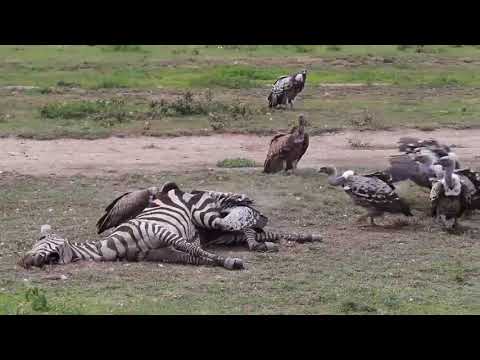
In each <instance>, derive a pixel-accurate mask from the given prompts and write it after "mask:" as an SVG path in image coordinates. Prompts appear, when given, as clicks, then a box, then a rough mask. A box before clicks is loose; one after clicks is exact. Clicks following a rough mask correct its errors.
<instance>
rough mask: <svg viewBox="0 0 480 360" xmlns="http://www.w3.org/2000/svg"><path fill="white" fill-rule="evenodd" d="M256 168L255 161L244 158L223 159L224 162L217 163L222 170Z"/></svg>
mask: <svg viewBox="0 0 480 360" xmlns="http://www.w3.org/2000/svg"><path fill="white" fill-rule="evenodd" d="M255 166H256V163H255V161H253V160H250V159H244V158H235V159H223V160H222V161H219V162H217V167H220V168H245V167H255Z"/></svg>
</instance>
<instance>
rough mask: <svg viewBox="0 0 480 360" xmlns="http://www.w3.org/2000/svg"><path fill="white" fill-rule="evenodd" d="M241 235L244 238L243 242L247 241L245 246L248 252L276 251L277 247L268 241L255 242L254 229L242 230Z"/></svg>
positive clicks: (255, 233)
mask: <svg viewBox="0 0 480 360" xmlns="http://www.w3.org/2000/svg"><path fill="white" fill-rule="evenodd" d="M243 234H244V236H245V240H246V241H247V245H248V248H249V249H250V251H270V252H276V251H278V245H277V244H274V243H273V242H269V241H265V242H258V241H257V240H256V239H257V232H256V231H255V230H254V229H251V228H248V229H244V230H243Z"/></svg>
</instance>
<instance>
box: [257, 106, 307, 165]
mask: <svg viewBox="0 0 480 360" xmlns="http://www.w3.org/2000/svg"><path fill="white" fill-rule="evenodd" d="M306 125H307V120H306V119H305V116H304V115H300V116H299V118H298V126H294V127H293V128H292V129H291V130H290V133H289V134H278V135H275V136H274V137H273V139H272V140H271V141H270V147H269V149H268V153H267V158H266V160H265V163H264V166H263V171H264V172H265V173H268V174H272V173H276V172H279V171H281V170H285V171H288V170H292V172H293V171H294V170H295V169H296V168H297V164H298V162H299V161H300V159H301V158H302V156H303V154H305V152H306V151H307V148H308V144H309V137H308V134H307V133H306V132H305V126H306Z"/></svg>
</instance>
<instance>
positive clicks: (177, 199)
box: [19, 189, 318, 269]
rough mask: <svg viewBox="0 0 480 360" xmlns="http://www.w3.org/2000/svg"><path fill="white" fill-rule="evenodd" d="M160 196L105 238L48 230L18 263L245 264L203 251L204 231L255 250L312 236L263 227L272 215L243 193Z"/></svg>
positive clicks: (171, 193)
mask: <svg viewBox="0 0 480 360" xmlns="http://www.w3.org/2000/svg"><path fill="white" fill-rule="evenodd" d="M157 201H158V202H156V205H158V206H155V207H151V208H147V209H145V210H144V211H143V212H142V213H140V214H139V215H138V216H137V217H136V218H135V219H132V220H129V221H126V222H124V223H123V224H121V225H119V226H118V227H117V228H115V230H114V231H113V232H112V233H111V234H110V235H109V236H108V237H106V238H104V239H102V240H98V241H87V242H83V243H71V242H69V241H67V240H65V239H63V238H61V237H59V236H57V235H54V234H46V235H45V234H44V236H43V237H42V238H41V239H40V240H39V241H38V242H37V243H36V244H35V245H34V246H33V249H32V250H31V251H29V252H27V253H26V255H25V256H24V257H23V258H22V259H21V260H20V262H19V264H20V265H21V266H23V267H26V268H29V267H31V266H42V265H44V264H48V263H59V264H67V263H70V262H75V261H79V260H93V261H115V260H129V261H139V260H146V261H163V262H177V263H184V264H194V265H217V266H223V267H225V268H227V269H240V268H243V262H242V260H240V259H236V258H229V257H227V258H225V257H223V256H219V255H216V254H213V253H211V252H208V251H205V250H203V249H202V248H201V245H202V239H201V234H203V236H205V235H204V234H208V233H210V232H212V233H216V234H217V235H215V236H213V235H207V240H208V239H213V238H214V237H215V238H216V241H217V243H218V242H219V241H223V242H224V243H225V244H232V242H233V243H236V242H243V243H245V242H246V243H247V244H248V246H249V248H250V249H251V250H259V251H267V250H272V246H271V244H273V242H274V241H278V240H279V239H280V238H282V237H283V238H285V239H287V240H296V241H299V242H302V240H303V241H309V240H308V239H307V238H308V237H309V236H299V235H280V234H274V233H271V232H267V233H264V232H263V231H262V230H261V228H262V227H263V226H265V224H266V222H267V220H268V219H267V218H266V217H264V216H263V215H261V214H260V213H259V212H258V211H257V210H255V209H253V208H251V207H250V206H248V205H249V204H251V203H252V201H251V200H249V199H248V198H246V197H245V196H244V195H238V194H232V193H219V192H211V191H196V192H192V193H184V192H182V191H180V190H178V189H175V190H170V191H169V192H168V193H165V194H163V195H162V196H160V198H159V199H158V200H157ZM199 231H201V233H200V232H199ZM208 236H210V237H209V238H208ZM232 239H233V240H232ZM305 239H307V240H305ZM310 239H314V237H313V236H310ZM317 239H318V237H317ZM270 240H272V241H270ZM313 241H315V240H313ZM207 243H208V241H207Z"/></svg>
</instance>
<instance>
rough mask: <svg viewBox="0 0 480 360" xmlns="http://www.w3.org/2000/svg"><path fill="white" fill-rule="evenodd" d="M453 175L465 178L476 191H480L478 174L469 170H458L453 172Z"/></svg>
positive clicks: (479, 176) (479, 175)
mask: <svg viewBox="0 0 480 360" xmlns="http://www.w3.org/2000/svg"><path fill="white" fill-rule="evenodd" d="M455 174H458V175H461V176H465V177H466V178H468V179H469V180H470V181H471V182H472V183H473V185H474V186H475V188H476V189H478V190H480V174H479V173H477V172H475V171H472V170H470V169H458V170H455Z"/></svg>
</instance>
